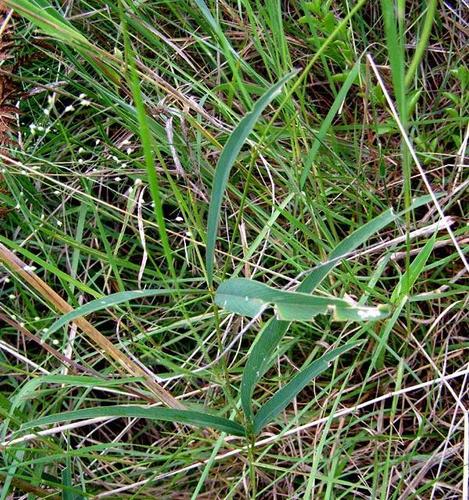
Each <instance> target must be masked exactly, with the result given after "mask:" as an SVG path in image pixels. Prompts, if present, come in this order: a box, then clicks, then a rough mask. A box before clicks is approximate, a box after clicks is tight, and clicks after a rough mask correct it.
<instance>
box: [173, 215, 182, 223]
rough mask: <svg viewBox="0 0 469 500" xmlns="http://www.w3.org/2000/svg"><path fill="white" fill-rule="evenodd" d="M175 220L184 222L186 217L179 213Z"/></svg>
mask: <svg viewBox="0 0 469 500" xmlns="http://www.w3.org/2000/svg"><path fill="white" fill-rule="evenodd" d="M174 220H175V221H176V222H184V219H183V218H182V217H181V216H179V215H178V216H177V217H176V218H175V219H174Z"/></svg>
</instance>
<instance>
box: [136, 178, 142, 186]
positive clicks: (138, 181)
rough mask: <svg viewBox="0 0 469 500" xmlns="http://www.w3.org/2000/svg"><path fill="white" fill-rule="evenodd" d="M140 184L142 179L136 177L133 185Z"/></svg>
mask: <svg viewBox="0 0 469 500" xmlns="http://www.w3.org/2000/svg"><path fill="white" fill-rule="evenodd" d="M141 184H142V179H139V178H138V177H137V178H136V179H135V185H136V186H140V185H141Z"/></svg>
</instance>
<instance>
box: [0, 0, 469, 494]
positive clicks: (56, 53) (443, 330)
mask: <svg viewBox="0 0 469 500" xmlns="http://www.w3.org/2000/svg"><path fill="white" fill-rule="evenodd" d="M4 3H6V5H7V7H15V9H16V10H17V12H18V15H15V16H14V17H13V18H12V19H10V20H9V21H8V26H9V37H10V40H11V41H12V42H13V43H12V44H11V45H8V51H9V55H10V57H12V58H13V59H12V60H7V61H4V62H3V66H2V68H5V67H6V66H5V65H6V64H7V63H8V64H9V66H8V70H9V71H10V72H12V73H13V75H12V77H13V81H14V82H15V86H16V89H15V94H14V96H10V97H9V99H10V100H11V101H13V104H15V103H16V104H17V106H18V107H19V112H20V114H19V115H18V117H17V120H16V121H17V123H16V124H15V125H16V126H15V127H14V129H13V130H12V131H11V135H12V136H13V137H14V139H15V141H16V143H15V144H14V145H13V146H12V147H10V148H9V149H8V150H6V149H2V151H1V154H2V156H1V158H2V166H1V182H2V190H1V193H0V203H1V207H2V211H1V212H0V243H1V244H3V245H4V246H5V247H6V248H8V249H10V250H12V251H13V250H14V251H15V252H16V255H17V256H18V257H19V258H21V259H22V261H23V262H25V263H26V264H27V265H28V266H29V268H28V269H29V272H31V273H33V274H36V275H37V276H38V277H40V279H41V280H43V282H45V283H47V285H48V286H49V287H50V289H52V290H55V292H57V293H58V294H59V295H60V296H61V297H62V298H63V299H65V301H66V302H67V303H68V304H69V305H70V306H71V307H73V308H76V307H79V306H80V305H82V304H85V303H87V302H89V301H91V300H93V299H97V298H98V299H100V298H102V297H104V296H107V295H109V294H112V293H116V292H124V291H131V290H137V289H149V288H152V289H156V288H162V289H168V290H169V292H168V294H166V295H165V296H164V297H162V296H157V297H145V298H143V299H141V300H134V301H131V302H129V303H128V304H124V305H122V304H120V305H119V306H115V307H110V308H108V309H106V310H101V311H98V312H95V313H93V314H92V315H90V316H88V317H87V320H88V321H89V323H90V324H91V325H92V326H93V327H94V328H95V329H97V330H98V333H101V334H102V335H104V337H106V338H107V339H109V340H110V341H111V342H112V344H113V345H114V346H115V347H117V348H118V349H119V350H120V351H121V352H122V353H123V354H124V356H125V357H126V359H130V360H131V361H132V363H133V368H132V369H130V370H129V369H128V370H127V371H125V370H123V369H122V367H121V365H122V363H121V365H119V363H117V362H116V359H115V356H114V357H113V356H112V353H110V352H108V351H106V349H105V348H104V350H103V347H102V345H97V344H96V342H95V341H93V340H92V339H91V340H90V337H87V336H85V335H83V333H82V330H81V329H77V328H76V326H75V325H73V324H72V325H69V326H68V327H66V328H62V329H61V330H59V331H57V332H55V333H53V334H50V335H49V332H48V328H50V326H51V325H52V323H53V321H54V320H55V319H57V317H58V315H59V313H60V311H61V309H60V307H57V304H56V303H54V301H53V300H52V299H51V292H50V290H49V291H47V290H46V291H44V289H42V291H41V290H39V289H37V288H34V286H32V284H31V282H28V280H27V279H25V277H24V276H22V275H21V274H18V273H15V272H11V270H10V269H9V267H8V266H3V267H1V268H0V320H1V323H0V370H1V389H2V390H1V395H0V418H1V419H2V424H1V441H2V442H3V444H2V445H1V449H0V451H1V462H0V478H2V481H3V488H2V490H1V496H0V498H2V499H3V498H23V496H22V495H27V494H29V495H31V496H30V498H34V497H35V496H40V497H47V498H60V497H62V498H67V499H69V498H87V497H94V496H96V495H98V497H99V496H103V497H104V496H110V497H111V498H133V497H134V496H135V497H141V498H155V497H156V496H159V497H161V498H181V499H183V498H191V497H192V498H207V499H208V498H210V499H212V498H254V497H257V498H304V497H306V498H352V497H353V498H355V497H356V498H382V499H397V498H445V499H446V498H447V499H449V498H461V497H462V496H463V494H465V493H467V489H466V490H464V488H465V486H466V485H465V478H468V477H469V475H468V472H467V463H468V459H469V457H468V456H467V453H468V451H467V450H468V448H467V447H468V439H469V438H468V435H469V417H468V413H467V407H465V406H464V405H465V404H466V405H467V400H466V401H465V400H464V398H465V391H466V392H467V375H468V372H467V346H468V343H467V336H466V334H465V332H466V331H467V330H466V328H467V285H466V283H465V281H464V278H465V277H464V272H465V266H464V262H463V259H462V258H461V255H460V254H463V253H464V252H466V251H467V239H468V237H467V222H466V220H465V217H467V210H466V209H467V204H466V205H465V201H467V196H466V193H467V182H468V181H467V175H465V172H464V159H465V152H466V148H467V141H468V118H467V111H468V98H467V89H468V86H469V70H468V69H467V65H466V64H465V57H466V56H467V17H466V18H465V14H467V8H466V9H465V7H464V2H460V3H459V4H457V3H456V2H451V3H450V2H441V3H440V2H436V1H430V2H419V1H416V0H412V1H408V2H404V1H401V0H399V1H397V2H395V3H394V2H392V1H390V0H383V1H382V2H372V1H359V2H356V3H355V4H354V3H353V2H350V1H348V0H329V1H313V2H302V1H288V2H281V1H279V0H278V1H277V0H269V1H266V2H258V1H254V0H240V1H238V2H225V1H220V2H218V1H217V2H215V1H214V2H212V1H210V2H207V3H204V2H202V1H200V0H199V1H186V0H178V1H176V2H174V1H173V2H171V1H151V0H149V1H136V0H133V1H130V0H126V1H122V2H121V3H119V2H117V1H116V2H95V1H81V0H74V1H71V2H69V1H67V2H65V1H56V2H49V1H45V0H44V1H43V0H35V1H24V0H18V1H16V0H15V1H13V0H11V1H10V0H8V1H6V2H4ZM48 5H50V6H51V7H53V8H54V9H56V10H55V11H47V12H49V14H47V15H45V14H44V11H41V10H40V9H41V8H44V7H46V6H48ZM52 12H56V13H59V14H53V13H52ZM38 13H39V14H38ZM20 14H21V15H20ZM48 16H50V17H48ZM65 20H68V21H65ZM126 38H127V43H126ZM4 43H7V42H5V40H4ZM11 61H13V62H11ZM466 61H467V59H466ZM292 70H297V71H298V73H297V75H296V76H295V77H294V78H293V79H291V80H290V81H289V82H288V83H287V84H286V90H285V91H284V92H283V93H282V94H281V95H280V96H279V97H277V98H276V99H275V100H274V101H273V102H272V104H271V105H269V106H268V107H267V108H266V110H265V111H264V112H263V113H262V116H261V118H260V119H259V120H258V121H257V123H256V125H255V128H254V131H253V133H252V134H251V135H250V136H249V139H248V141H247V143H246V145H245V146H244V147H243V148H242V150H241V152H240V154H239V155H238V157H237V161H236V163H235V165H234V167H233V170H232V171H231V174H230V177H229V182H228V186H227V190H226V193H225V196H224V200H223V205H222V211H221V216H220V220H219V229H218V238H217V246H216V252H215V266H214V280H213V281H214V286H215V288H216V287H217V286H218V284H219V283H220V282H222V281H223V280H224V279H227V278H229V277H233V276H239V277H248V278H255V279H257V280H259V281H263V282H264V283H267V284H269V285H272V286H277V287H282V288H283V287H288V288H294V287H295V286H296V285H297V284H298V283H299V282H300V281H301V280H302V279H303V277H304V276H305V275H306V274H307V272H308V271H309V270H310V269H311V268H313V267H314V266H315V265H316V264H318V263H320V262H321V261H323V260H325V259H326V257H327V255H328V254H329V253H330V251H331V249H333V248H334V247H335V246H336V245H337V244H338V243H340V241H342V240H343V239H344V238H345V237H346V236H347V235H349V234H351V233H352V232H353V231H354V230H356V229H357V228H359V227H361V226H362V225H363V224H364V223H365V222H367V221H369V220H371V219H372V218H374V217H376V216H377V215H379V214H380V213H382V212H384V211H385V210H386V209H387V208H389V207H393V208H394V209H396V210H404V209H405V208H407V207H409V206H410V203H411V201H412V199H413V198H415V197H417V196H421V195H424V194H428V189H427V186H425V183H424V179H423V177H422V175H421V174H422V171H421V170H419V168H418V167H417V165H416V163H415V158H413V157H412V154H411V153H414V154H415V155H416V158H417V159H418V161H419V163H420V165H421V167H422V169H423V170H424V171H425V175H426V179H427V180H428V184H429V185H430V187H431V190H432V192H433V193H435V194H437V195H439V196H440V197H439V204H440V205H441V208H442V209H443V211H444V214H445V215H446V216H448V217H449V219H446V220H447V222H448V223H449V224H451V229H452V231H453V236H454V238H455V239H456V241H457V245H456V246H455V245H454V242H452V241H451V239H450V236H449V235H448V232H447V231H446V230H445V228H444V224H443V223H441V222H440V225H438V224H437V223H438V221H441V214H440V213H439V212H438V211H437V209H436V207H435V205H434V204H433V203H432V202H430V203H429V204H427V205H425V206H423V207H420V208H419V209H416V210H413V211H410V212H408V214H407V215H406V216H405V217H404V218H402V219H401V220H399V221H398V222H396V223H395V224H392V225H390V226H388V227H387V228H386V229H384V230H382V231H380V232H379V234H376V235H375V236H374V237H373V239H372V240H370V241H369V242H368V243H367V246H366V247H361V248H360V249H359V251H358V252H357V253H355V254H353V255H351V256H350V257H349V258H348V259H346V260H345V261H344V262H342V263H341V265H340V266H338V267H337V268H335V269H334V270H333V271H332V273H331V274H329V276H328V277H327V279H326V280H325V281H324V282H323V283H322V284H321V286H320V289H319V293H329V294H332V295H334V296H337V297H339V296H340V297H343V296H344V295H346V294H347V295H348V296H351V297H353V298H355V299H356V300H360V301H362V302H365V301H366V302H367V303H368V304H374V303H384V304H393V305H394V313H393V315H392V316H391V317H390V318H389V319H387V320H384V321H378V322H374V323H337V322H333V321H331V319H330V318H329V317H327V316H318V317H316V318H314V320H313V321H312V322H309V323H294V324H292V326H291V327H290V329H289V331H288V333H287V334H286V336H285V337H284V338H283V340H282V342H281V344H280V346H279V349H278V357H277V362H276V364H275V366H274V367H273V368H272V369H271V370H269V372H268V373H267V374H266V376H265V377H264V378H263V379H262V380H261V382H260V384H259V385H258V386H257V387H256V391H255V395H254V400H255V406H260V405H262V404H263V403H264V402H265V401H267V400H268V399H269V397H270V396H271V395H272V394H273V393H274V392H275V391H276V390H278V388H280V387H282V386H284V385H285V383H286V382H288V380H290V379H291V377H292V376H293V375H294V374H295V373H297V371H298V370H299V369H300V368H301V367H302V366H307V365H308V364H309V363H310V362H311V361H312V360H313V359H315V358H317V357H318V356H319V355H321V354H322V353H323V352H324V350H325V349H327V348H329V347H332V346H338V345H340V344H341V343H342V342H344V341H345V340H349V339H352V338H353V339H361V340H364V341H366V342H364V343H363V344H362V346H361V347H360V348H359V349H354V350H352V351H349V352H348V353H346V354H344V355H343V356H341V357H340V358H339V359H338V360H337V361H335V362H334V363H333V365H332V366H331V367H330V369H329V370H327V371H326V372H325V373H323V374H322V375H321V376H320V377H319V378H316V379H315V380H314V381H313V382H312V383H311V384H310V385H309V386H308V387H307V388H306V389H305V390H304V391H302V392H301V393H300V394H299V396H298V397H297V398H296V399H295V400H294V401H293V404H291V405H289V406H288V407H287V408H286V410H285V411H284V412H282V414H281V415H280V416H279V417H278V418H277V419H276V421H274V422H273V423H272V424H270V425H268V426H267V427H266V428H264V430H263V432H262V434H261V435H260V436H258V437H257V442H256V443H254V446H252V447H251V448H250V449H249V450H246V449H245V448H244V445H245V442H244V441H243V440H241V439H239V438H234V437H227V436H226V435H224V434H220V433H219V432H217V431H213V430H207V431H205V430H198V429H196V428H194V427H191V426H187V425H181V424H174V423H171V422H154V421H149V420H145V419H136V418H106V417H97V420H92V421H73V422H70V423H68V424H66V425H65V426H64V427H63V428H58V429H57V428H56V429H54V428H50V427H48V428H47V427H46V429H52V430H51V431H50V432H46V433H45V435H41V436H38V435H30V436H28V435H27V434H26V432H31V431H24V429H23V430H22V426H23V427H24V426H25V424H26V423H28V422H32V421H34V420H36V419H38V418H39V417H41V416H46V415H50V414H53V413H59V412H63V411H71V410H78V409H83V408H98V407H102V406H105V405H110V404H127V403H128V404H131V403H133V404H135V403H137V404H142V405H148V404H150V403H154V402H155V398H154V394H153V393H152V392H151V390H149V388H148V385H146V384H145V377H149V376H150V377H153V380H156V381H157V382H159V383H160V384H161V385H162V386H163V387H164V388H165V389H166V391H168V392H169V393H170V395H172V397H174V398H177V399H178V401H182V402H183V403H184V404H185V405H187V406H188V407H190V408H192V409H199V410H200V409H202V410H203V411H210V412H214V413H215V414H217V415H219V416H225V417H232V418H235V419H237V420H238V421H240V422H242V415H241V413H240V409H239V408H240V406H239V386H240V381H241V377H242V374H243V369H244V366H245V364H246V360H247V359H248V357H249V350H250V347H251V345H252V344H253V341H254V339H255V338H256V334H257V333H258V332H259V331H260V330H261V328H262V326H263V324H264V323H265V320H266V319H268V316H267V315H265V316H263V317H262V320H259V321H256V322H255V323H254V324H253V325H251V326H250V328H248V329H246V331H244V333H243V334H242V335H241V336H239V339H238V340H237V341H236V342H235V343H234V344H233V345H231V347H230V348H229V349H227V348H226V347H227V346H229V345H230V343H232V341H233V339H236V338H237V335H238V334H239V332H243V330H244V329H245V327H246V325H247V324H248V322H247V320H245V319H243V318H240V317H238V316H235V315H230V314H227V313H226V312H224V311H223V310H221V309H217V308H216V307H215V306H214V305H213V296H212V295H213V293H212V290H211V288H210V287H209V286H208V281H207V269H206V265H205V250H206V242H207V213H208V204H209V201H210V199H211V192H212V184H213V179H214V172H215V165H216V163H217V160H218V158H219V157H220V154H221V151H222V150H223V146H224V144H225V143H226V142H227V140H228V138H229V136H230V133H231V132H232V131H233V130H234V128H235V127H236V125H237V124H238V123H239V121H240V120H241V118H242V117H243V116H244V115H245V114H246V113H247V112H248V111H249V110H251V109H252V107H253V105H254V103H255V102H256V101H257V100H258V99H259V97H260V96H261V95H262V94H263V93H264V92H265V91H266V89H267V88H269V87H270V86H271V85H273V84H275V83H276V82H277V81H279V80H280V79H281V78H282V77H284V76H285V75H286V74H288V73H289V72H291V71H292ZM355 73H356V74H355ZM350 74H352V76H351V77H350ZM377 74H378V75H379V77H380V78H381V81H379V79H378V78H377ZM133 77H134V78H133ZM387 97H389V98H390V99H391V100H392V102H393V103H395V106H396V110H397V115H396V114H393V112H392V109H391V108H390V106H389V102H388V101H387V100H386V98H387ZM2 106H4V107H3V108H1V109H2V113H7V112H10V113H11V112H12V111H11V110H9V111H8V109H7V108H5V106H7V101H5V102H4V103H3V105H2ZM403 135H405V136H406V137H408V138H409V139H410V141H411V144H412V151H409V149H408V148H407V146H406V144H405V141H404V140H403ZM465 196H466V200H465ZM424 246H425V247H424ZM422 249H424V251H422ZM458 250H459V253H458ZM425 253H428V255H425ZM419 257H420V260H418V258H419ZM424 257H425V258H424ZM54 304H55V306H54ZM62 312H65V311H63V310H62ZM465 349H466V352H465ZM458 371H459V372H460V374H459V375H457V376H455V377H451V375H452V374H454V373H456V372H458ZM85 376H86V378H85ZM466 398H467V396H466ZM358 405H360V408H359V409H358V410H357V411H352V409H354V408H355V407H356V406H358ZM207 408H209V409H210V410H207ZM37 430H38V429H36V431H37ZM251 444H252V443H251ZM464 445H466V450H465V448H464ZM465 454H466V456H465ZM464 462H465V463H466V469H464V467H463V464H464ZM463 490H464V491H463ZM24 498H26V497H24Z"/></svg>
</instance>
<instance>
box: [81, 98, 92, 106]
mask: <svg viewBox="0 0 469 500" xmlns="http://www.w3.org/2000/svg"><path fill="white" fill-rule="evenodd" d="M80 104H81V105H82V106H90V105H91V101H89V100H88V99H82V100H81V101H80Z"/></svg>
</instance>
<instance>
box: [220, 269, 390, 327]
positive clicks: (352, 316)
mask: <svg viewBox="0 0 469 500" xmlns="http://www.w3.org/2000/svg"><path fill="white" fill-rule="evenodd" d="M215 302H216V304H217V305H218V306H220V307H224V308H225V309H227V310H229V311H231V312H234V313H236V314H240V315H242V316H248V317H251V318H254V317H255V316H257V315H259V314H261V313H262V312H263V311H264V310H265V309H266V308H268V307H273V308H274V310H275V315H276V318H277V319H278V320H283V321H311V320H312V319H313V318H314V317H315V316H317V315H318V314H328V313H332V314H333V318H334V319H335V320H338V321H350V320H354V321H365V320H370V319H375V320H376V319H383V318H385V317H386V316H387V314H388V312H387V310H386V308H383V307H382V306H380V307H363V306H359V305H358V304H355V303H352V302H349V301H347V300H345V299H338V298H336V297H322V296H317V295H310V294H307V293H301V292H289V291H285V290H277V289H275V288H272V287H269V286H267V285H265V284H264V283H259V282H257V281H254V280H249V279H245V278H233V279H230V280H227V281H224V282H223V283H222V284H221V285H220V286H219V287H218V290H217V293H216V295H215Z"/></svg>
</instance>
